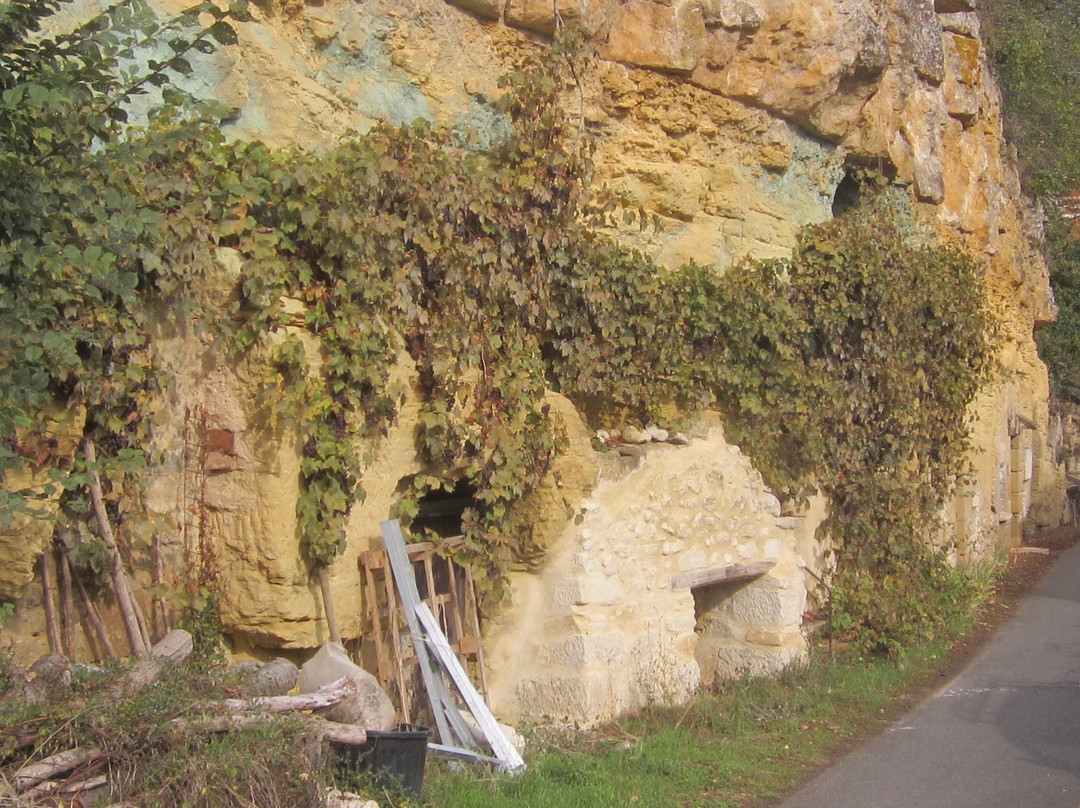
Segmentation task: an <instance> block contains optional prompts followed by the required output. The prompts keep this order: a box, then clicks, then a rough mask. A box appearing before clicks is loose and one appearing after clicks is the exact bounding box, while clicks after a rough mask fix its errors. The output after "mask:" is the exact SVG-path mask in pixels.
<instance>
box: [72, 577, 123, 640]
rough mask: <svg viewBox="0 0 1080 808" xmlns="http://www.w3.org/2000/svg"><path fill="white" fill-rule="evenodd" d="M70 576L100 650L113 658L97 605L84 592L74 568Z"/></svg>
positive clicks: (107, 634) (84, 589) (84, 588)
mask: <svg viewBox="0 0 1080 808" xmlns="http://www.w3.org/2000/svg"><path fill="white" fill-rule="evenodd" d="M71 577H72V578H74V579H75V586H76V588H77V589H78V590H79V600H81V601H82V605H83V610H84V611H85V612H86V620H87V622H88V623H90V625H91V626H92V627H93V629H94V634H96V635H97V638H98V641H99V642H100V643H101V650H102V651H104V652H105V656H107V657H108V658H109V659H115V658H116V649H115V648H113V644H112V642H110V641H109V633H108V632H107V631H106V630H105V621H103V620H102V619H101V614H100V613H99V612H98V609H97V606H95V605H94V601H92V600H90V596H89V595H88V594H87V593H86V587H85V586H83V582H82V579H81V578H80V577H79V576H78V575H76V574H75V570H72V571H71Z"/></svg>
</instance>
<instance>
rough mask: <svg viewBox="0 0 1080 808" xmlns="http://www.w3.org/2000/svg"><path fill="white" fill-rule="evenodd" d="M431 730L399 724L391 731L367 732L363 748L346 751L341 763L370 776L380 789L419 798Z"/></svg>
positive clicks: (357, 747) (351, 748) (371, 730)
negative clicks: (387, 789)
mask: <svg viewBox="0 0 1080 808" xmlns="http://www.w3.org/2000/svg"><path fill="white" fill-rule="evenodd" d="M430 737H431V730H430V729H428V728H427V727H422V726H419V725H418V724H398V725H397V728H396V729H392V730H385V731H379V730H373V729H369V730H368V733H367V741H366V742H365V743H364V745H363V746H352V747H347V750H348V751H346V753H345V756H344V759H343V760H342V763H344V764H345V765H349V766H353V767H356V768H358V769H359V770H360V771H363V772H369V773H370V774H371V776H372V779H374V781H375V782H376V784H378V785H379V786H382V787H385V788H391V789H400V790H401V791H403V792H404V793H406V794H408V795H409V796H411V797H419V796H420V789H421V787H422V786H423V785H424V764H425V762H426V761H427V745H428V738H430Z"/></svg>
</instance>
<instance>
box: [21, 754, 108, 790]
mask: <svg viewBox="0 0 1080 808" xmlns="http://www.w3.org/2000/svg"><path fill="white" fill-rule="evenodd" d="M102 754H103V753H102V751H101V750H100V749H98V748H97V747H96V746H78V747H76V748H74V749H68V750H65V751H63V752H58V753H57V754H55V755H50V756H49V757H47V758H44V759H42V760H39V761H38V762H37V763H31V764H30V765H29V766H23V768H21V769H20V770H19V771H18V772H16V773H15V775H14V776H13V777H12V778H11V782H12V784H13V785H14V786H15V791H16V793H19V794H21V793H22V792H24V791H27V790H29V789H31V788H34V787H35V786H38V785H40V784H42V783H44V782H46V781H47V780H52V779H53V778H54V777H56V776H57V775H58V774H65V773H66V772H69V771H71V770H72V769H76V768H78V767H79V766H82V765H84V764H86V763H89V762H90V761H92V760H96V759H97V758H99V757H101V756H102Z"/></svg>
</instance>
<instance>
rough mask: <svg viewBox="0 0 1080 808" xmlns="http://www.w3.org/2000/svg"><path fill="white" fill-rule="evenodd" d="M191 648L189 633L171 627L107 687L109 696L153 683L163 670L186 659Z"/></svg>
mask: <svg viewBox="0 0 1080 808" xmlns="http://www.w3.org/2000/svg"><path fill="white" fill-rule="evenodd" d="M191 649H192V640H191V635H190V634H188V633H187V632H186V631H184V630H183V629H182V628H175V629H173V630H172V631H170V632H169V633H168V634H166V635H165V636H164V637H162V638H161V641H160V642H158V644H157V645H155V646H154V647H153V648H151V649H150V651H149V653H147V654H146V655H144V656H142V657H140V658H139V659H138V660H136V661H135V664H134V665H132V666H131V668H130V669H129V670H128V672H127V673H126V674H124V675H123V676H122V677H121V678H120V679H118V680H117V681H116V683H115V684H113V685H112V687H110V688H109V698H116V697H117V696H119V695H121V694H122V693H125V692H128V693H131V692H136V691H139V690H142V689H143V688H144V687H147V686H148V685H151V684H153V683H154V682H156V681H157V680H158V679H160V678H161V676H162V675H163V674H164V673H165V671H167V670H169V668H171V667H172V666H173V665H175V664H176V663H177V662H180V661H181V660H183V659H186V658H187V657H188V655H189V654H191Z"/></svg>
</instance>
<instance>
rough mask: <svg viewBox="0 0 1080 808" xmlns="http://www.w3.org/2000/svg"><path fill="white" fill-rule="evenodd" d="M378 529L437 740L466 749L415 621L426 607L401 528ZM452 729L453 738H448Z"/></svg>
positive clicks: (463, 727)
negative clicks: (380, 532)
mask: <svg viewBox="0 0 1080 808" xmlns="http://www.w3.org/2000/svg"><path fill="white" fill-rule="evenodd" d="M380 527H381V528H382V535H383V542H384V543H385V544H386V556H387V558H389V559H390V567H391V569H392V570H393V573H394V582H395V583H396V584H397V590H398V595H399V596H400V598H401V605H402V606H403V607H404V610H405V620H406V622H407V623H408V625H409V633H410V634H411V635H412V639H413V647H414V648H415V649H416V658H417V661H418V663H419V665H420V675H421V676H422V677H423V678H424V689H425V690H427V693H428V701H429V702H430V704H431V712H432V715H433V717H434V719H435V725H436V728H437V729H438V731H439V740H441V741H443V742H450V743H452V742H453V740H454V738H455V736H456V738H457V741H458V744H459V745H461V746H463V747H465V748H469V747H471V746H472V745H473V741H472V733H471V732H470V731H469V727H468V725H467V724H466V723H465V720H464V719H463V718H462V717H461V714H460V713H459V712H458V710H457V707H456V706H455V705H454V702H453V701H452V700H451V698H450V694H449V692H448V691H447V689H446V683H445V682H444V681H443V679H442V676H441V675H440V674H439V672H438V671H433V670H432V669H431V662H430V659H429V657H428V653H427V646H426V645H425V644H424V636H423V633H422V632H421V631H420V624H419V623H418V621H417V611H418V610H419V609H420V608H421V607H422V608H424V609H425V610H426V609H427V607H426V606H424V604H423V602H422V601H421V600H420V593H419V591H418V590H417V588H416V576H415V575H414V573H413V566H412V562H410V561H409V557H408V553H407V551H406V549H405V539H404V537H403V536H402V535H401V526H400V525H399V524H398V522H397V520H396V519H387V520H385V521H383V522H382V523H380ZM451 728H452V730H453V735H451Z"/></svg>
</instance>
